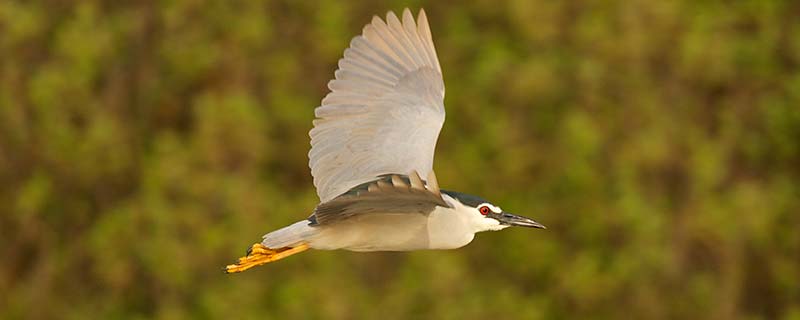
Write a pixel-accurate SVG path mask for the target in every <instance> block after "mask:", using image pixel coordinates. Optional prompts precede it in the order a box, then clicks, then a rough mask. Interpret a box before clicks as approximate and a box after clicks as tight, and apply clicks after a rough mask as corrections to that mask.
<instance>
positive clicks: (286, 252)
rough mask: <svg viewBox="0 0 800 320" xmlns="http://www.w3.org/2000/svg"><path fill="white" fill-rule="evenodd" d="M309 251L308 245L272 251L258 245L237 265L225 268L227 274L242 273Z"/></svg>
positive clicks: (240, 259) (251, 248)
mask: <svg viewBox="0 0 800 320" xmlns="http://www.w3.org/2000/svg"><path fill="white" fill-rule="evenodd" d="M306 250H308V245H307V244H305V243H303V244H301V245H299V246H296V247H291V248H290V247H285V248H279V249H270V248H267V247H265V246H264V245H262V244H260V243H256V244H254V245H253V246H251V247H250V249H248V250H247V256H244V257H241V258H239V262H237V263H236V264H229V265H227V266H226V267H225V273H235V272H242V271H245V270H247V269H250V268H252V267H255V266H260V265H262V264H266V263H270V262H273V261H278V260H280V259H283V258H286V257H288V256H291V255H293V254H295V253H300V252H303V251H306Z"/></svg>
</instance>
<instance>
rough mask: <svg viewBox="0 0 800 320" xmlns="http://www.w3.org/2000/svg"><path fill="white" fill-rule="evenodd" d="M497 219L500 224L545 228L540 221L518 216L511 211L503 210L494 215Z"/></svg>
mask: <svg viewBox="0 0 800 320" xmlns="http://www.w3.org/2000/svg"><path fill="white" fill-rule="evenodd" d="M496 219H497V221H500V223H502V224H507V225H509V226H517V227H528V228H537V229H547V227H545V226H544V225H542V224H541V223H538V222H536V221H533V220H532V219H529V218H525V217H523V216H518V215H516V214H513V213H508V212H503V213H500V214H498V215H497V216H496Z"/></svg>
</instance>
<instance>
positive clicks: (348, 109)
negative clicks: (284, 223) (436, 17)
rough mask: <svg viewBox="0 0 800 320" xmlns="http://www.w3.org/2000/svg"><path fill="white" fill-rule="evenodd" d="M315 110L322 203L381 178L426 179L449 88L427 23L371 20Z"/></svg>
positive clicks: (312, 161) (315, 168)
mask: <svg viewBox="0 0 800 320" xmlns="http://www.w3.org/2000/svg"><path fill="white" fill-rule="evenodd" d="M328 88H329V89H330V90H331V92H330V93H329V94H328V95H327V96H326V97H325V98H324V99H323V100H322V105H321V106H320V107H318V108H317V109H316V110H315V115H316V117H317V119H316V120H314V128H313V129H311V132H310V135H311V151H310V152H309V154H308V156H309V167H311V174H312V175H313V176H314V185H315V186H316V187H317V194H318V195H319V198H320V200H321V202H326V201H329V200H331V199H333V198H335V197H336V196H338V195H341V194H343V193H345V192H347V191H348V190H350V189H351V188H353V187H355V186H358V185H360V184H363V183H365V182H369V181H373V180H375V179H376V178H377V177H379V176H380V175H384V174H391V173H400V174H408V173H410V172H411V171H417V172H419V173H420V174H422V175H423V176H427V175H428V174H429V173H430V172H431V170H432V168H433V153H434V148H435V146H436V140H437V138H438V136H439V131H440V130H441V128H442V124H443V123H444V117H445V113H444V104H443V100H444V84H443V83H442V74H441V69H440V67H439V61H438V60H437V58H436V51H435V50H434V47H433V40H432V38H431V33H430V29H429V28H428V21H427V18H426V16H425V12H424V11H422V10H421V11H420V13H419V16H418V17H417V22H416V23H415V22H414V18H413V17H412V15H411V12H410V11H409V10H408V9H405V10H404V11H403V20H402V22H401V21H400V20H399V19H398V18H397V16H396V15H395V14H394V13H392V12H389V13H388V14H387V17H386V23H384V21H382V20H381V19H380V18H378V17H377V16H376V17H373V19H372V23H370V24H369V25H367V26H366V27H364V30H363V33H362V35H361V36H357V37H355V38H353V40H352V41H351V42H350V47H349V48H348V49H346V50H345V52H344V58H343V59H341V60H339V69H338V70H337V71H336V78H335V79H334V80H332V81H331V82H330V83H328Z"/></svg>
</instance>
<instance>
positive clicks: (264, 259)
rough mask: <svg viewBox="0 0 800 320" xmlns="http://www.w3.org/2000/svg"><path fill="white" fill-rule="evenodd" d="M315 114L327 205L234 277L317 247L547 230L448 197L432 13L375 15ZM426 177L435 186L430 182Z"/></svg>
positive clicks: (401, 245)
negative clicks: (439, 158)
mask: <svg viewBox="0 0 800 320" xmlns="http://www.w3.org/2000/svg"><path fill="white" fill-rule="evenodd" d="M328 88H330V90H331V92H330V93H329V94H328V95H327V96H326V97H325V98H324V99H323V100H322V105H321V106H319V107H318V108H317V109H316V110H315V114H316V117H317V119H316V120H314V128H313V129H311V132H310V135H311V151H310V152H309V154H308V156H309V166H310V167H311V174H312V175H313V176H314V185H315V186H316V187H317V194H318V195H319V198H320V204H319V205H317V207H316V209H314V212H313V214H311V216H310V217H309V218H308V219H305V220H302V221H300V222H297V223H294V224H292V225H290V226H288V227H285V228H283V229H280V230H277V231H273V232H270V233H268V234H267V235H265V236H264V239H263V241H261V243H257V244H254V245H253V246H252V247H251V248H250V250H248V252H247V256H245V257H242V258H240V259H239V261H238V262H237V263H236V264H232V265H228V266H227V267H226V268H225V271H226V272H229V273H230V272H240V271H244V270H247V269H249V268H252V267H254V266H257V265H261V264H265V263H268V262H272V261H276V260H279V259H282V258H284V257H287V256H290V255H292V254H295V253H298V252H302V251H305V250H307V249H308V248H313V249H323V250H333V249H346V250H352V251H410V250H420V249H455V248H459V247H462V246H464V245H466V244H468V243H470V241H472V239H473V238H474V236H475V233H476V232H481V231H488V230H501V229H504V228H506V227H509V226H523V227H534V228H544V226H542V225H541V224H539V223H537V222H536V221H533V220H531V219H528V218H525V217H521V216H518V215H514V214H511V213H508V212H505V211H503V210H502V209H500V207H498V206H496V205H493V204H491V203H489V202H488V201H486V200H484V199H482V198H480V197H476V196H472V195H467V194H463V193H459V192H452V191H446V190H441V189H439V184H438V182H437V181H436V175H435V174H434V173H433V169H432V167H433V152H434V148H435V145H436V139H437V138H438V136H439V131H440V130H441V129H442V124H443V123H444V103H443V100H444V84H443V83H442V73H441V68H440V66H439V61H438V59H437V58H436V51H435V50H434V47H433V40H432V38H431V32H430V29H429V28H428V20H427V18H426V17H425V11H423V10H420V12H419V15H418V17H417V21H416V22H414V18H413V16H412V15H411V12H410V11H409V10H408V9H405V10H404V11H403V17H402V21H401V20H400V19H398V17H397V16H396V15H395V14H394V13H392V12H389V13H388V14H387V16H386V22H384V21H383V20H381V19H380V18H378V17H377V16H376V17H373V18H372V23H370V24H369V25H367V26H366V27H364V30H363V33H362V35H361V36H357V37H355V38H353V40H352V41H351V42H350V48H348V49H346V50H345V51H344V58H343V59H341V60H339V69H338V70H336V76H335V79H334V80H332V81H331V82H330V83H328ZM423 177H425V178H426V179H425V180H423Z"/></svg>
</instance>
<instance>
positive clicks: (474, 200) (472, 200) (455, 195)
mask: <svg viewBox="0 0 800 320" xmlns="http://www.w3.org/2000/svg"><path fill="white" fill-rule="evenodd" d="M442 193H443V194H446V195H447V196H449V198H451V199H454V200H455V201H457V203H456V204H455V205H456V210H458V211H459V212H462V213H464V214H466V215H468V217H469V220H470V221H471V222H472V223H473V224H474V225H475V227H476V229H477V231H488V230H502V229H505V228H507V227H511V226H518V227H528V228H538V229H547V228H546V227H545V226H544V225H542V224H541V223H538V222H536V221H534V220H533V219H530V218H526V217H523V216H520V215H516V214H513V213H510V212H505V211H503V209H501V208H500V207H499V206H496V205H494V204H492V203H490V202H489V201H486V200H485V199H483V198H481V197H478V196H473V195H469V194H464V193H460V192H454V191H446V190H442Z"/></svg>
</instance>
